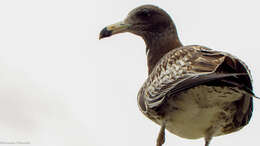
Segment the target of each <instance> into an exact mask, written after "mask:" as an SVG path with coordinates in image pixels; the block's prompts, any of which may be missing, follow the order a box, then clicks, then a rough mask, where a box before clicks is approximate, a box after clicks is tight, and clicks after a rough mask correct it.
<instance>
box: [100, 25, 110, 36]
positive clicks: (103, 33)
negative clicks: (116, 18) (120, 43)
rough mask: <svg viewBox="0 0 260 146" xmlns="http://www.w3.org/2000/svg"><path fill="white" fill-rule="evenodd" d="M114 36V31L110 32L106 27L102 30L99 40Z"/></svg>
mask: <svg viewBox="0 0 260 146" xmlns="http://www.w3.org/2000/svg"><path fill="white" fill-rule="evenodd" d="M111 35H112V31H111V30H108V29H107V27H105V28H104V29H102V30H101V32H100V34H99V39H103V38H106V37H109V36H111Z"/></svg>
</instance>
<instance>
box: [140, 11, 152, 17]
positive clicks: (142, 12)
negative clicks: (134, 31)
mask: <svg viewBox="0 0 260 146" xmlns="http://www.w3.org/2000/svg"><path fill="white" fill-rule="evenodd" d="M137 16H138V17H141V18H146V17H149V16H151V12H150V11H149V10H146V9H144V10H142V11H140V12H139V13H137Z"/></svg>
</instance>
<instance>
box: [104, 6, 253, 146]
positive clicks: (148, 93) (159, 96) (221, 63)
mask: <svg viewBox="0 0 260 146" xmlns="http://www.w3.org/2000/svg"><path fill="white" fill-rule="evenodd" d="M121 32H131V33H134V34H136V35H139V36H141V37H142V38H143V39H144V41H145V43H146V47H147V48H146V52H147V63H148V72H149V76H148V78H147V79H146V81H145V82H144V84H143V86H142V87H141V89H140V91H139V93H138V105H139V109H140V110H141V111H142V113H143V114H144V115H145V116H147V117H148V118H149V119H151V120H152V121H154V122H155V123H157V124H159V125H161V130H160V133H159V136H158V139H157V146H161V145H162V144H163V143H164V129H167V130H168V131H169V132H171V133H174V134H176V135H178V136H180V137H183V138H189V139H197V138H201V137H204V138H205V146H209V142H210V140H211V139H212V137H213V136H219V135H224V134H228V133H231V132H235V131H237V130H240V129H241V128H243V127H244V126H245V125H246V124H248V122H249V120H250V118H251V116H252V110H253V99H252V96H254V93H253V88H252V79H251V75H250V72H249V69H248V68H247V66H246V65H245V63H243V62H242V61H241V60H239V59H238V58H236V57H234V56H232V55H230V54H228V53H225V52H220V51H215V50H212V49H209V48H206V47H203V46H198V45H193V46H183V45H182V44H181V43H180V40H179V38H178V35H177V31H176V28H175V25H174V23H173V22H172V20H171V18H170V16H169V15H168V14H167V13H166V12H165V11H163V10H162V9H160V8H158V7H156V6H152V5H144V6H140V7H138V8H136V9H134V10H132V11H131V12H130V13H129V15H128V17H127V18H126V19H125V20H124V21H122V22H120V23H116V24H115V25H110V26H108V27H106V28H104V29H103V30H102V31H101V33H100V38H104V37H109V36H111V35H113V34H117V33H121Z"/></svg>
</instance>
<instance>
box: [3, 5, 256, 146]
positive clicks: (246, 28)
mask: <svg viewBox="0 0 260 146" xmlns="http://www.w3.org/2000/svg"><path fill="white" fill-rule="evenodd" d="M142 4H155V5H158V6H160V7H161V8H163V9H165V10H166V11H167V12H168V13H169V14H170V15H171V16H172V18H173V19H174V21H175V24H176V26H177V29H178V32H179V35H180V39H181V41H182V42H183V44H184V45H191V44H199V45H204V46H208V47H210V48H213V49H217V50H222V51H226V52H229V53H232V54H234V55H236V56H238V57H240V58H241V59H243V60H244V61H245V62H246V63H247V64H248V66H249V67H250V69H251V72H252V76H253V78H254V89H255V92H256V94H257V95H258V96H260V86H259V85H260V76H258V74H260V59H259V57H260V51H259V50H260V46H259V42H260V41H259V34H260V29H259V26H260V20H259V14H260V9H259V5H260V2H259V1H257V0H247V1H244V0H217V1H209V0H193V1H191V0H113V1H112V0H103V1H101V0H96V1H94V0H93V1H89V0H41V1H40V0H1V1H0V145H1V146H2V145H3V146H4V145H5V144H1V142H2V143H3V142H17V141H18V142H28V143H30V145H32V146H72V145H76V146H110V145H113V146H122V145H123V146H139V145H140V146H144V145H145V146H148V145H149V146H155V141H156V137H157V135H158V132H159V126H158V125H156V124H155V123H153V122H152V121H150V120H148V119H147V118H146V117H145V116H143V115H142V113H141V112H140V111H139V109H138V106H137V102H136V95H137V92H138V90H139V88H140V86H141V85H142V83H143V82H144V80H145V79H146V77H147V68H146V56H145V45H144V42H143V40H142V39H141V38H140V37H137V36H134V35H132V34H129V33H125V34H119V35H116V36H113V37H111V38H108V39H104V40H101V41H100V40H98V35H99V32H100V30H101V29H103V27H105V26H106V25H109V24H112V23H115V22H117V21H120V20H123V19H124V18H125V17H126V15H127V13H128V12H129V11H130V10H132V9H133V8H135V7H138V6H140V5H142ZM259 109H260V101H259V100H258V101H257V100H255V108H254V113H253V117H252V120H251V122H250V124H249V125H248V126H246V127H245V128H244V129H242V130H241V131H239V132H236V133H234V134H230V135H227V136H221V137H217V138H214V139H213V141H212V143H211V146H230V145H235V146H245V145H249V144H250V145H255V146H256V145H259V142H258V140H259V129H260V110H259ZM6 145H8V146H10V144H6ZM13 145H16V144H13ZM17 145H18V144H17ZM203 145H204V141H203V139H199V140H187V139H182V138H179V137H177V136H175V135H173V134H170V133H168V132H167V133H166V143H165V146H203Z"/></svg>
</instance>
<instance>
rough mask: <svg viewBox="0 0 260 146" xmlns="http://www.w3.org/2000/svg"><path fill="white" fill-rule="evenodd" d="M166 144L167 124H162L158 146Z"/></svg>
mask: <svg viewBox="0 0 260 146" xmlns="http://www.w3.org/2000/svg"><path fill="white" fill-rule="evenodd" d="M164 142H165V122H163V123H162V125H161V129H160V132H159V135H158V137H157V143H156V146H162V145H163V144H164Z"/></svg>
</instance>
